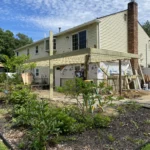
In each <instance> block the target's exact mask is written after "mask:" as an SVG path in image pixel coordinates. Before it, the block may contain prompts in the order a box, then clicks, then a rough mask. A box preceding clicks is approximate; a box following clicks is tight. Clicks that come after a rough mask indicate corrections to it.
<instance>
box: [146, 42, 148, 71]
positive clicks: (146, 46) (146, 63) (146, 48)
mask: <svg viewBox="0 0 150 150" xmlns="http://www.w3.org/2000/svg"><path fill="white" fill-rule="evenodd" d="M147 67H148V66H147V44H146V68H147Z"/></svg>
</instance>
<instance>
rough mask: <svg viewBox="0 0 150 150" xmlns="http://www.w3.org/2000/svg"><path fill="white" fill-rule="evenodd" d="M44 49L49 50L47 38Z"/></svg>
mask: <svg viewBox="0 0 150 150" xmlns="http://www.w3.org/2000/svg"><path fill="white" fill-rule="evenodd" d="M46 50H49V40H46Z"/></svg>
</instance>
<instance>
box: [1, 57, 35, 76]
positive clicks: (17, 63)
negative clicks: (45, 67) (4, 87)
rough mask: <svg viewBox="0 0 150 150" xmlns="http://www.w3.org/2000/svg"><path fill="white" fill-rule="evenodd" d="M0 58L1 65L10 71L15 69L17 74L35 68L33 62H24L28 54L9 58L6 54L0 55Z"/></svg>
mask: <svg viewBox="0 0 150 150" xmlns="http://www.w3.org/2000/svg"><path fill="white" fill-rule="evenodd" d="M0 58H1V59H2V60H4V62H3V65H4V67H5V68H6V69H7V70H8V71H11V72H15V71H17V73H18V74H20V73H22V72H23V71H28V70H31V69H33V68H35V66H36V64H35V63H26V61H27V60H28V59H29V57H28V56H26V55H22V56H19V57H17V56H12V57H11V58H9V57H8V56H7V55H0Z"/></svg>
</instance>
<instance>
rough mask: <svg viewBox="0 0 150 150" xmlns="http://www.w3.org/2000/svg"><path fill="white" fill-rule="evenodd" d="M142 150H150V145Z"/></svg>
mask: <svg viewBox="0 0 150 150" xmlns="http://www.w3.org/2000/svg"><path fill="white" fill-rule="evenodd" d="M142 150H150V144H147V145H146V146H145V147H143V148H142Z"/></svg>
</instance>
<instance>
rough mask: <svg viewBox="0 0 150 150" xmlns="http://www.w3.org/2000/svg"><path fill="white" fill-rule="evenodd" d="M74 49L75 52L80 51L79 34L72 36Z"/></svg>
mask: <svg viewBox="0 0 150 150" xmlns="http://www.w3.org/2000/svg"><path fill="white" fill-rule="evenodd" d="M72 48H73V50H78V34H74V35H73V36H72Z"/></svg>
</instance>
